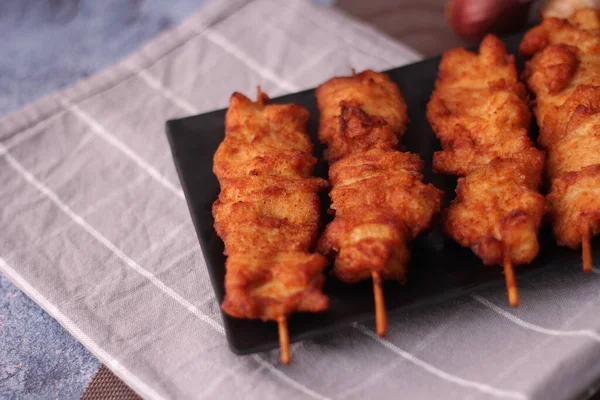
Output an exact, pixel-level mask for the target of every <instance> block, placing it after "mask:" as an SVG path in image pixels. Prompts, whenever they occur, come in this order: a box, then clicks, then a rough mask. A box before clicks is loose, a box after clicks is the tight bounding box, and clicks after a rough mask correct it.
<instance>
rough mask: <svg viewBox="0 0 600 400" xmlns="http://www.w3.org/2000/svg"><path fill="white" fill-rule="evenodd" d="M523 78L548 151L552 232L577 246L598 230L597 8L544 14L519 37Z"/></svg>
mask: <svg viewBox="0 0 600 400" xmlns="http://www.w3.org/2000/svg"><path fill="white" fill-rule="evenodd" d="M520 52H521V53H522V54H523V55H524V56H533V57H532V59H531V60H530V61H528V62H527V63H526V68H525V73H524V76H525V78H526V79H527V83H528V85H529V88H530V89H531V91H532V92H533V93H534V94H535V96H536V105H535V108H534V112H535V116H536V118H537V121H538V125H539V126H540V136H539V143H540V145H541V146H542V147H544V148H545V149H546V151H547V152H548V176H549V177H550V180H551V183H552V187H551V190H550V194H549V195H548V200H549V202H550V204H551V208H552V217H553V224H554V233H555V235H556V238H557V240H558V242H559V244H561V245H565V246H568V247H571V248H577V247H579V246H580V245H581V242H582V237H583V236H586V235H589V234H592V235H594V234H597V233H598V232H600V201H599V200H597V199H598V197H597V194H598V193H597V191H598V189H597V188H598V187H600V169H599V168H597V167H598V166H600V134H599V132H600V56H599V55H600V11H598V10H594V9H581V10H578V11H576V12H575V13H574V14H573V15H571V16H570V17H569V18H568V19H558V18H546V19H544V21H543V22H542V23H541V24H540V25H539V26H537V27H535V28H533V29H531V30H530V31H529V32H528V33H527V34H526V35H525V37H524V38H523V41H522V42H521V45H520Z"/></svg>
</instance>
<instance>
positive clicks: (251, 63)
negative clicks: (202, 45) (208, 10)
mask: <svg viewBox="0 0 600 400" xmlns="http://www.w3.org/2000/svg"><path fill="white" fill-rule="evenodd" d="M192 32H194V33H196V34H198V36H200V35H202V36H203V37H205V38H207V39H208V40H210V41H211V42H213V43H214V44H216V45H218V46H219V47H221V48H222V49H223V50H225V51H226V52H228V53H229V54H231V55H232V56H234V57H235V58H237V59H238V60H240V61H241V62H243V63H244V64H246V65H247V66H248V68H250V69H251V70H252V71H254V72H256V73H257V74H259V75H260V76H262V77H263V78H265V79H268V80H270V81H271V82H273V83H275V84H277V86H279V87H280V88H282V89H285V90H286V91H288V92H297V91H299V90H300V88H299V87H298V86H296V85H294V84H293V83H291V82H287V81H285V80H283V79H281V78H280V77H278V76H277V75H276V74H275V73H274V72H273V71H271V70H270V69H268V68H265V67H263V66H262V65H260V64H258V63H257V62H256V61H255V60H254V59H252V58H250V57H249V56H248V55H246V54H245V53H244V52H243V51H242V50H241V49H239V48H237V47H236V46H235V45H234V44H233V43H231V42H230V41H229V40H227V39H226V38H225V37H224V36H222V35H221V34H219V33H217V32H215V31H214V30H212V29H210V28H206V29H204V30H202V31H201V32H199V31H198V30H197V29H195V28H193V30H192Z"/></svg>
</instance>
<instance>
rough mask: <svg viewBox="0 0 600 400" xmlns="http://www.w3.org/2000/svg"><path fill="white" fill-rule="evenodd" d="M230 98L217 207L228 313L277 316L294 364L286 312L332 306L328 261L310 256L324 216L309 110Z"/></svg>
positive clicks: (217, 160)
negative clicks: (327, 283) (309, 132)
mask: <svg viewBox="0 0 600 400" xmlns="http://www.w3.org/2000/svg"><path fill="white" fill-rule="evenodd" d="M268 101H269V98H268V97H267V95H265V94H264V93H262V92H261V91H260V88H259V89H258V100H257V101H256V102H252V101H251V100H249V99H248V98H247V97H245V96H244V95H242V94H239V93H234V94H233V95H232V96H231V100H230V104H229V110H228V111H227V115H226V118H225V139H224V140H223V142H222V143H221V144H220V145H219V148H218V149H217V152H216V153H215V156H214V165H213V170H214V173H215V175H216V176H217V178H218V179H219V184H220V186H221V193H220V194H219V199H218V200H217V201H216V202H215V203H214V205H213V215H214V218H215V229H216V231H217V234H218V235H219V236H220V237H221V239H223V242H224V244H225V255H226V256H227V261H226V264H225V267H226V274H225V299H224V301H223V304H222V308H223V310H224V311H225V312H226V313H227V314H229V315H231V316H233V317H236V318H250V319H256V318H259V319H262V320H264V321H267V320H268V321H276V322H277V323H278V325H279V340H280V349H281V361H282V362H283V363H284V364H288V363H289V362H290V351H289V333H288V330H287V317H288V316H289V315H290V314H291V313H293V312H296V311H307V312H319V311H323V310H325V309H327V308H328V299H327V297H325V295H323V293H322V292H321V288H322V287H323V283H324V281H325V278H324V276H323V274H322V271H323V269H324V268H325V266H326V265H327V260H326V259H325V258H324V257H323V256H321V255H320V254H314V253H310V250H311V249H312V248H313V247H314V245H315V242H316V239H317V234H318V229H319V221H320V214H319V213H320V207H319V198H318V195H317V192H318V191H319V190H322V189H324V188H326V187H327V182H326V181H324V180H323V179H319V178H314V177H312V173H313V168H314V165H315V162H316V160H315V158H314V157H313V156H312V143H311V142H310V139H309V137H308V135H307V134H306V123H307V121H308V111H307V110H306V109H304V108H302V107H300V106H299V105H296V104H284V105H276V104H272V105H269V104H267V103H268Z"/></svg>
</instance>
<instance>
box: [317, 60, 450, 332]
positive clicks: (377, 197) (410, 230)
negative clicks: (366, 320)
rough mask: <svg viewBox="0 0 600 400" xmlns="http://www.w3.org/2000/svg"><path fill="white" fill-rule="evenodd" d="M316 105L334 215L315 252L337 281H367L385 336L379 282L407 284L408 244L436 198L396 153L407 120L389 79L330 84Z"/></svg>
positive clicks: (418, 166)
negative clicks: (327, 261) (329, 260)
mask: <svg viewBox="0 0 600 400" xmlns="http://www.w3.org/2000/svg"><path fill="white" fill-rule="evenodd" d="M317 104H318V106H319V110H320V112H321V119H320V122H319V140H320V141H321V142H323V143H324V144H325V145H326V146H327V150H326V158H327V159H328V161H329V163H330V170H329V181H330V183H331V185H332V190H331V193H330V198H331V201H332V204H331V211H332V212H333V213H335V219H334V220H333V222H331V223H330V224H329V225H328V226H327V228H326V229H325V232H324V234H323V236H322V237H321V239H320V240H319V244H318V250H319V251H320V252H322V253H323V254H326V255H330V256H333V255H335V257H336V258H335V264H334V268H333V273H334V275H335V276H336V277H337V278H339V279H340V280H342V281H344V282H347V283H355V282H358V281H361V280H364V279H369V278H371V279H372V280H373V289H374V300H375V315H376V324H377V334H378V335H379V336H384V335H385V333H386V329H387V316H386V312H385V305H384V299H383V290H382V287H381V283H382V280H383V279H384V278H385V279H394V280H397V281H400V282H403V281H404V280H405V279H406V264H407V262H408V260H409V258H410V252H409V249H408V242H409V241H410V240H411V239H413V238H414V237H416V236H417V235H418V234H419V233H420V232H422V231H423V230H425V229H426V228H427V227H428V226H429V225H430V223H431V219H432V218H433V216H434V214H436V213H437V212H439V208H440V203H441V197H442V193H441V192H440V191H439V190H438V189H436V188H435V187H434V186H433V185H425V184H423V183H422V182H421V180H422V175H421V170H422V168H423V162H422V161H421V160H420V159H419V157H418V156H417V155H414V154H410V153H401V152H399V151H396V148H397V146H398V143H399V141H400V139H401V138H402V135H403V133H404V130H405V129H406V124H407V122H408V117H407V112H406V104H405V103H404V99H403V98H402V96H401V94H400V91H399V90H398V87H397V86H396V85H395V84H394V83H393V82H392V81H391V80H390V79H389V78H388V77H387V75H385V74H380V73H376V72H373V71H364V72H362V73H360V74H356V73H353V75H352V76H351V77H339V78H333V79H331V80H329V81H327V82H326V83H324V84H322V85H321V86H319V88H318V89H317Z"/></svg>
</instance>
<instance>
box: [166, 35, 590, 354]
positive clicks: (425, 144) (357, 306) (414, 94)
mask: <svg viewBox="0 0 600 400" xmlns="http://www.w3.org/2000/svg"><path fill="white" fill-rule="evenodd" d="M520 39H521V35H519V36H514V37H511V38H508V39H507V40H506V41H505V42H506V44H507V47H508V49H509V51H510V52H511V53H513V54H515V53H516V49H517V46H518V43H519V42H520ZM439 61H440V59H439V57H437V58H432V59H429V60H425V61H422V62H419V63H416V64H412V65H408V66H405V67H401V68H396V69H392V70H390V71H386V72H387V73H388V74H389V75H390V77H391V78H392V80H393V81H394V82H396V83H397V84H398V86H399V87H400V90H401V91H402V94H403V96H404V98H405V100H406V103H407V104H408V115H409V117H410V123H409V125H408V130H407V132H406V135H405V137H404V139H403V145H404V147H405V149H406V150H408V151H411V152H414V153H417V154H419V155H420V156H421V158H423V159H424V160H425V164H426V167H425V170H424V175H425V181H426V182H431V183H433V184H434V185H435V186H437V187H438V188H439V189H441V190H443V191H444V192H445V199H444V204H448V202H449V201H450V200H452V198H453V197H454V189H455V186H456V179H455V178H453V177H448V176H441V175H435V174H433V173H432V171H431V160H432V157H433V152H434V151H437V150H439V142H438V140H437V139H436V137H435V136H434V134H433V132H432V131H431V128H430V126H429V124H428V123H427V120H426V118H425V108H426V105H427V102H428V101H429V96H430V95H431V92H432V91H433V85H434V82H435V80H436V77H437V67H438V63H439ZM518 61H519V64H520V65H522V60H518ZM273 102H275V103H297V104H300V105H302V106H304V107H306V108H307V109H308V110H309V111H310V121H309V125H308V133H309V135H310V137H311V138H312V140H313V143H315V156H317V157H319V159H320V158H321V154H322V147H321V145H320V144H319V143H318V140H317V122H318V120H319V112H318V110H317V107H316V99H315V95H314V90H307V91H304V92H300V93H294V94H290V95H287V96H283V97H280V98H277V99H273ZM225 112H226V110H219V111H214V112H210V113H207V114H202V115H197V116H193V117H189V118H183V119H178V120H171V121H168V122H167V135H168V137H169V142H170V144H171V151H172V153H173V159H174V160H175V165H176V167H177V171H178V173H179V178H180V180H181V183H182V186H183V190H184V192H185V196H186V199H187V203H188V206H189V209H190V213H191V215H192V219H193V221H194V226H195V228H196V232H197V234H198V238H199V241H200V245H201V247H202V252H203V254H204V257H205V259H206V265H207V267H208V272H209V274H210V277H211V281H212V285H213V288H214V290H215V294H216V297H217V299H218V301H219V302H222V300H223V295H224V275H225V268H224V262H225V257H224V256H223V242H222V241H221V239H219V237H217V235H216V232H215V230H214V228H213V222H214V220H213V216H212V213H211V207H212V204H213V202H214V201H215V200H216V199H217V196H218V194H219V184H218V182H217V178H216V177H215V176H214V174H213V172H212V160H213V155H214V153H215V151H216V150H217V147H218V146H219V144H220V143H221V141H222V140H223V136H224V132H225V126H224V120H225ZM536 135H537V128H536V127H533V128H532V136H533V137H535V136H536ZM316 175H318V176H321V177H324V178H326V177H327V165H326V164H325V163H322V162H321V163H319V164H318V165H317V168H316ZM322 203H323V204H322V205H323V209H324V210H326V209H327V207H328V205H329V204H328V199H327V196H326V195H325V196H323V201H322ZM322 215H323V217H324V219H325V220H324V223H326V222H328V221H327V220H326V218H327V217H326V214H325V213H322ZM540 245H541V251H540V255H539V256H538V257H537V259H536V260H535V261H534V262H533V263H532V264H531V265H527V266H521V267H519V268H518V273H517V278H518V277H519V276H520V275H522V274H523V273H529V272H530V271H533V270H535V269H538V268H540V267H544V266H548V265H550V264H553V265H557V264H558V265H560V264H564V265H565V267H566V266H569V267H570V268H572V267H573V264H574V261H575V262H576V260H577V258H578V257H579V255H578V253H576V252H574V251H571V250H568V249H565V248H560V247H558V246H557V245H556V244H555V241H554V240H553V238H552V235H551V232H550V229H549V227H544V228H543V229H542V231H541V233H540ZM593 248H595V249H600V246H598V245H594V246H593ZM594 256H595V257H598V252H596V254H594ZM408 268H409V272H408V283H407V284H406V285H404V286H401V285H399V284H397V283H395V282H386V283H385V286H384V290H385V301H386V306H387V309H388V310H389V312H390V313H392V310H396V311H397V310H400V309H406V308H407V307H417V306H423V305H425V304H431V303H435V302H441V301H445V300H447V299H449V298H452V297H455V296H459V295H462V294H466V293H469V292H472V291H474V290H482V289H483V288H484V286H485V285H489V284H497V283H499V282H503V280H504V277H503V275H502V272H501V269H500V268H499V267H498V268H497V267H484V266H483V265H482V263H481V261H480V260H479V259H478V258H477V257H476V256H475V255H474V254H473V253H472V252H471V250H470V249H466V248H462V247H460V246H458V245H457V244H456V243H455V242H453V241H452V240H450V239H447V238H445V237H444V236H443V235H442V233H441V231H440V228H439V224H438V223H436V224H434V226H433V228H432V229H431V231H430V232H428V233H427V234H424V235H422V236H420V237H419V238H417V239H416V240H415V241H414V242H413V243H412V259H411V261H410V264H409V266H408ZM324 290H325V293H326V294H327V295H328V296H329V298H330V300H331V307H330V309H329V310H328V311H326V312H323V313H319V314H296V315H293V316H292V317H291V318H290V320H289V330H290V335H291V340H292V341H297V340H302V339H307V338H311V337H314V336H317V335H320V334H323V333H326V332H330V331H333V330H335V329H336V328H338V327H341V326H344V325H348V324H349V323H351V322H354V321H364V320H369V319H373V293H372V286H371V283H370V282H363V283H360V284H357V285H346V284H343V283H341V282H339V281H337V280H335V279H333V278H329V279H328V280H327V283H326V285H325V288H324ZM522 301H527V299H526V298H523V299H522ZM223 319H224V321H225V330H226V332H227V339H228V340H229V345H230V347H231V350H232V351H233V352H234V353H237V354H249V353H255V352H260V351H265V350H270V349H273V348H276V347H277V346H278V339H277V328H276V325H275V324H274V323H272V322H267V323H265V322H261V321H257V320H243V319H236V318H231V317H229V316H227V315H223Z"/></svg>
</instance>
